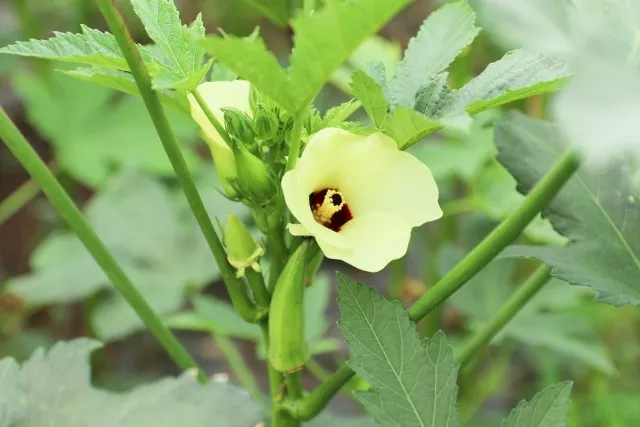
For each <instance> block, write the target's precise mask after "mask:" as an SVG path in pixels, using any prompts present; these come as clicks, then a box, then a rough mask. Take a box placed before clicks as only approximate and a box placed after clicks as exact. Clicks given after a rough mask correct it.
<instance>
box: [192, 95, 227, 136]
mask: <svg viewBox="0 0 640 427" xmlns="http://www.w3.org/2000/svg"><path fill="white" fill-rule="evenodd" d="M191 94H192V95H193V97H194V98H195V99H196V102H198V105H199V106H200V108H202V111H204V114H205V116H207V119H209V122H211V124H212V125H213V127H214V128H216V131H217V132H218V134H219V135H220V136H221V137H222V139H224V142H226V143H227V146H229V148H231V147H232V145H231V138H230V137H229V134H228V133H227V129H226V128H225V127H224V126H222V124H221V123H220V121H219V120H218V118H217V117H216V116H215V114H213V111H211V108H209V104H207V101H205V100H204V98H203V97H202V94H201V93H200V91H199V90H198V89H196V90H194V91H193V92H191Z"/></svg>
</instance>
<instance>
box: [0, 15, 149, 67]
mask: <svg viewBox="0 0 640 427" xmlns="http://www.w3.org/2000/svg"><path fill="white" fill-rule="evenodd" d="M138 48H139V49H140V53H141V55H142V58H143V60H144V61H145V62H149V63H150V62H151V61H152V60H151V55H150V54H149V52H148V51H147V50H146V49H145V48H144V47H142V46H138ZM0 53H7V54H11V55H21V56H31V57H36V58H44V59H52V60H56V61H63V62H73V63H76V64H87V65H96V66H99V67H106V68H115V69H119V70H128V69H129V67H128V66H127V61H126V60H125V59H124V56H122V52H120V47H119V46H118V43H117V42H116V39H115V37H114V36H113V35H111V34H109V33H104V32H102V31H99V30H94V29H92V28H89V27H87V26H84V25H82V34H74V33H59V32H54V36H53V37H52V38H50V39H48V40H29V41H26V42H24V41H19V42H16V43H14V44H12V45H9V46H6V47H3V48H1V49H0Z"/></svg>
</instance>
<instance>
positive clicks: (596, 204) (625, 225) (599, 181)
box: [495, 114, 640, 306]
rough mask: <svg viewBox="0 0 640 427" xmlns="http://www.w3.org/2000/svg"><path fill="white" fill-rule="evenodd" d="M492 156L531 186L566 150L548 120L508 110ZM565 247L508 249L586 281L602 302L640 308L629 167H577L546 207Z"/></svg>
mask: <svg viewBox="0 0 640 427" xmlns="http://www.w3.org/2000/svg"><path fill="white" fill-rule="evenodd" d="M495 141H496V145H497V146H498V151H499V153H500V154H499V156H498V160H499V161H500V162H501V163H502V164H503V165H505V167H506V168H507V169H508V170H509V171H510V172H511V174H512V175H513V176H515V178H516V179H517V180H518V184H519V186H518V190H519V191H521V192H523V193H524V192H527V191H529V190H530V189H531V188H532V187H533V185H535V183H536V182H537V181H538V180H540V179H541V178H542V176H543V175H544V174H545V172H546V171H547V170H549V169H550V168H551V166H552V165H553V163H554V162H555V161H557V160H558V158H559V157H560V156H561V155H562V153H563V152H564V151H565V150H566V149H567V146H566V144H565V142H564V141H563V137H562V135H561V133H560V132H559V131H558V129H557V128H556V127H554V126H553V125H551V124H549V123H546V122H542V121H535V120H531V119H528V118H526V117H524V116H523V115H520V114H509V115H507V116H506V117H505V118H504V119H503V120H502V121H501V122H499V124H498V126H497V127H496V140H495ZM544 213H545V215H547V216H548V217H549V219H550V221H551V223H552V224H553V225H554V228H555V229H556V230H558V231H559V232H560V233H561V234H563V235H564V236H566V237H568V238H569V239H570V240H571V244H570V245H569V246H567V247H560V248H556V247H540V246H535V247H522V246H517V247H512V248H510V249H509V250H508V253H509V254H511V255H517V256H523V257H532V258H538V259H540V260H541V261H543V262H544V263H546V264H547V265H549V266H550V267H551V268H552V274H553V275H554V276H556V277H558V278H560V279H562V280H565V281H567V282H569V283H572V284H575V285H582V286H589V287H591V288H593V289H594V290H596V291H597V292H598V296H597V299H598V300H599V301H601V302H604V303H608V304H612V305H615V306H620V305H623V304H633V305H640V200H639V198H638V190H637V189H636V188H635V186H634V185H633V181H632V178H631V174H630V171H629V168H628V167H627V166H626V165H625V164H624V163H620V164H615V165H611V166H609V167H607V168H600V169H588V168H583V169H582V170H581V171H579V172H578V173H577V174H576V175H575V176H574V177H573V178H572V179H571V180H570V181H569V182H568V183H567V184H566V185H565V187H564V188H563V189H562V190H561V191H560V193H559V194H558V196H556V198H555V199H554V200H553V201H552V202H551V204H550V205H549V206H548V207H547V209H546V210H545V211H544Z"/></svg>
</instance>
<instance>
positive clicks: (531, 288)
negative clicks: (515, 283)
mask: <svg viewBox="0 0 640 427" xmlns="http://www.w3.org/2000/svg"><path fill="white" fill-rule="evenodd" d="M550 277H551V269H550V268H549V267H547V266H546V265H541V266H540V267H538V269H537V270H536V271H535V272H534V273H533V274H532V275H531V277H529V279H528V280H527V281H526V282H525V283H524V284H523V285H522V286H521V287H520V289H518V291H517V292H516V293H515V294H514V295H513V296H512V297H511V298H509V301H507V303H506V304H505V305H504V306H503V307H502V308H501V309H500V311H498V313H496V315H495V316H494V317H493V319H491V321H490V322H489V323H487V324H486V325H485V326H484V327H483V328H482V330H480V331H479V332H478V333H476V334H475V335H474V336H473V337H472V338H471V340H469V342H467V344H465V346H464V347H463V348H462V350H461V351H460V352H459V353H458V354H456V361H457V362H458V363H459V364H460V366H465V365H466V364H467V363H469V361H470V360H471V359H472V358H473V356H474V355H476V354H477V352H478V350H479V349H480V348H481V347H483V346H485V345H487V344H488V343H489V342H490V341H491V340H492V339H493V337H495V336H496V334H497V333H498V332H500V330H502V328H504V327H505V325H506V324H507V323H509V321H511V319H513V317H514V316H515V315H516V314H517V313H518V312H519V311H520V310H521V309H522V307H524V306H525V304H526V303H527V302H529V300H531V298H533V296H534V295H535V294H536V293H537V292H538V291H539V290H540V289H542V287H543V286H544V285H545V284H546V283H547V282H548V281H549V278H550Z"/></svg>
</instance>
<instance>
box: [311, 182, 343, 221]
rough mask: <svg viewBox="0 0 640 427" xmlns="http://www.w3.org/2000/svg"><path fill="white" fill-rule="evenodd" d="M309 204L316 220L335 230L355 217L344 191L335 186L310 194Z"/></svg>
mask: <svg viewBox="0 0 640 427" xmlns="http://www.w3.org/2000/svg"><path fill="white" fill-rule="evenodd" d="M309 206H310V207H311V212H313V218H314V219H315V220H316V222H317V223H319V224H322V225H324V226H325V227H327V228H328V229H330V230H333V231H340V229H341V228H342V226H343V225H345V224H346V223H347V222H349V221H351V220H352V219H353V215H352V214H351V210H350V209H349V205H347V202H346V200H345V199H344V197H343V196H342V193H340V191H338V190H336V189H334V188H323V189H322V190H319V191H315V192H313V193H311V194H309Z"/></svg>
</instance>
